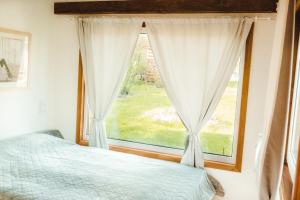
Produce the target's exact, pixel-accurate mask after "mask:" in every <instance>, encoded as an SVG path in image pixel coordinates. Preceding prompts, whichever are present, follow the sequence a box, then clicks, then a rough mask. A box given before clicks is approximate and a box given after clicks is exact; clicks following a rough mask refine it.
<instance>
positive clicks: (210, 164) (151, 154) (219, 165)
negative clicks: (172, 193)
mask: <svg viewBox="0 0 300 200" xmlns="http://www.w3.org/2000/svg"><path fill="white" fill-rule="evenodd" d="M79 145H82V146H88V142H87V141H80V142H79ZM109 149H110V150H112V151H117V152H122V153H129V154H135V155H138V156H143V157H148V158H154V159H159V160H166V161H171V162H177V163H180V160H181V156H179V155H173V154H166V153H160V152H155V151H148V150H147V151H146V150H142V149H136V148H129V147H123V146H118V145H109ZM204 166H205V167H207V168H213V169H220V170H226V171H232V172H241V167H239V166H238V165H236V164H229V163H223V162H216V161H210V160H205V162H204Z"/></svg>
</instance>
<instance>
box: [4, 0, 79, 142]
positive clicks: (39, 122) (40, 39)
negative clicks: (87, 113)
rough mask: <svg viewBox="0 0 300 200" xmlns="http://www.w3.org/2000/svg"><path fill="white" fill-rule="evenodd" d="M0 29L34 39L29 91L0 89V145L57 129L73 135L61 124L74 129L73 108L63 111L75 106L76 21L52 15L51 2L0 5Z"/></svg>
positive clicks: (20, 0)
mask: <svg viewBox="0 0 300 200" xmlns="http://www.w3.org/2000/svg"><path fill="white" fill-rule="evenodd" d="M0 27H3V28H9V29H14V30H19V31H25V32H30V33H31V34H32V43H31V44H32V45H31V51H30V60H31V63H30V74H29V87H28V88H25V89H15V88H11V89H3V88H0V139H3V138H6V137H11V136H14V135H17V134H22V133H24V132H31V131H36V130H41V129H47V128H55V127H57V128H60V129H61V130H62V131H64V132H67V131H69V130H70V132H74V129H73V128H69V129H68V130H66V129H63V128H61V127H62V124H61V123H59V122H62V123H65V125H66V126H69V127H73V124H74V123H75V121H74V116H73V113H75V107H74V108H72V107H71V106H64V105H65V103H66V102H67V105H68V104H69V105H75V101H76V99H75V98H74V96H75V95H76V94H75V93H76V86H77V85H76V81H77V80H76V77H77V76H76V74H77V57H78V56H77V52H78V51H77V40H76V37H75V36H76V32H75V27H74V21H71V20H70V19H68V18H64V19H61V17H58V16H55V15H53V2H52V1H50V0H13V1H12V0H0ZM72 68H73V69H72ZM55 73H57V75H56V74H55ZM69 73H72V74H69ZM56 81H57V82H58V83H57V84H56ZM61 83H62V84H61ZM73 86H74V87H73ZM57 88H58V89H57ZM60 101H63V103H61V104H60V103H59V102H60ZM54 105H55V106H54ZM61 107H63V108H62V109H61ZM56 110H57V113H56ZM59 111H61V112H59ZM54 114H55V116H54ZM56 114H57V115H56ZM66 118H67V119H66ZM55 123H57V125H55ZM67 124H69V125H67ZM70 135H72V134H70ZM72 136H73V135H72ZM68 139H72V138H71V136H70V137H68Z"/></svg>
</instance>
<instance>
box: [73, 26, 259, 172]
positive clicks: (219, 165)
mask: <svg viewBox="0 0 300 200" xmlns="http://www.w3.org/2000/svg"><path fill="white" fill-rule="evenodd" d="M253 31H254V24H253V25H252V27H251V29H250V32H249V35H248V38H247V41H246V47H245V60H244V72H243V82H242V91H241V92H242V93H241V94H242V95H241V104H240V112H239V117H240V118H239V128H238V134H237V135H238V139H237V150H236V159H235V164H229V163H224V162H217V161H211V160H205V163H204V165H205V167H208V168H215V169H222V170H227V171H233V172H241V170H242V159H243V149H244V135H245V125H246V113H247V102H248V88H249V78H250V68H251V56H252V43H253ZM84 96H85V88H84V79H83V69H82V60H81V56H80V54H79V69H78V93H77V123H76V143H77V144H79V145H83V146H87V145H88V141H87V140H84V137H83V120H84ZM109 149H110V150H113V151H118V152H124V153H129V154H135V155H139V156H144V157H149V158H155V159H161V160H167V161H172V162H178V163H179V162H180V160H181V156H179V155H173V154H167V153H161V152H155V151H149V150H143V149H137V148H131V147H124V146H117V145H109Z"/></svg>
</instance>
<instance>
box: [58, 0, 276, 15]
mask: <svg viewBox="0 0 300 200" xmlns="http://www.w3.org/2000/svg"><path fill="white" fill-rule="evenodd" d="M276 8H277V0H123V1H122V0H116V1H110V0H104V1H84V2H56V3H54V13H55V14H171V13H174V14H176V13H274V12H276Z"/></svg>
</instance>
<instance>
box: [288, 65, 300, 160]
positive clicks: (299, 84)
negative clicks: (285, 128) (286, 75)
mask: <svg viewBox="0 0 300 200" xmlns="http://www.w3.org/2000/svg"><path fill="white" fill-rule="evenodd" d="M294 92H295V93H294V95H295V97H294V104H293V111H292V112H293V118H292V119H293V122H292V124H293V127H292V135H291V136H292V137H291V138H290V139H291V141H290V145H291V146H290V152H291V154H292V158H293V161H294V163H296V160H297V157H298V156H297V155H298V146H299V137H300V123H299V120H300V108H299V103H300V98H299V92H300V81H299V69H298V73H297V76H296V81H295V90H294Z"/></svg>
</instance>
